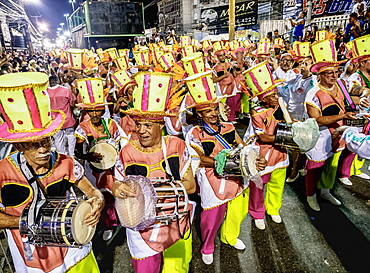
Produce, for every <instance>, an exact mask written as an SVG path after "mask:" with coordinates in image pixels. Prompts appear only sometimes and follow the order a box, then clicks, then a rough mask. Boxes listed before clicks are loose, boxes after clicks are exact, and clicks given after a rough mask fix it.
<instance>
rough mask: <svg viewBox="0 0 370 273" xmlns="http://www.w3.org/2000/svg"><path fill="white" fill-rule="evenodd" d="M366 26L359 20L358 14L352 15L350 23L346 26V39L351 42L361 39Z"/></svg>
mask: <svg viewBox="0 0 370 273" xmlns="http://www.w3.org/2000/svg"><path fill="white" fill-rule="evenodd" d="M363 25H364V22H363V21H360V20H357V13H351V15H350V16H349V23H348V24H347V26H346V30H345V31H344V34H345V36H346V38H348V37H349V41H352V40H354V39H355V38H357V37H359V36H360V34H361V32H362V27H363Z"/></svg>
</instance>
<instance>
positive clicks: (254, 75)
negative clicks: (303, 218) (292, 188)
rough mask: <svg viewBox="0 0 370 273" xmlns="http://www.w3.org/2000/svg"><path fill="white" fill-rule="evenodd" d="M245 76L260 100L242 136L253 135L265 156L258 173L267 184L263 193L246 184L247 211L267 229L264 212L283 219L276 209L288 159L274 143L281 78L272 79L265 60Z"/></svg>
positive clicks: (250, 136) (282, 187) (245, 137)
mask: <svg viewBox="0 0 370 273" xmlns="http://www.w3.org/2000/svg"><path fill="white" fill-rule="evenodd" d="M244 76H245V78H246V82H247V85H248V87H249V88H250V90H251V92H252V93H253V97H256V96H257V98H258V101H259V103H258V104H255V105H253V106H252V109H251V116H252V117H251V118H252V122H251V124H250V125H249V128H248V130H247V132H246V135H245V136H244V141H246V142H247V141H249V140H251V139H253V138H256V145H258V146H259V147H260V151H261V152H260V153H261V156H264V157H266V159H267V166H266V169H265V170H264V171H263V172H262V173H261V178H262V180H263V184H264V185H265V184H266V194H265V196H264V189H263V188H262V189H261V188H258V187H256V185H254V184H253V183H251V184H250V186H249V188H250V195H249V214H250V215H251V217H252V218H253V219H254V222H255V224H256V227H257V228H259V229H261V230H263V229H265V228H266V225H265V221H264V217H265V212H267V214H268V215H270V216H271V218H272V220H273V221H274V222H275V223H281V222H282V219H281V216H280V213H279V210H280V208H281V205H282V198H283V190H284V184H285V177H286V167H287V166H288V165H289V158H288V155H287V150H286V148H284V147H281V146H278V145H275V144H274V143H275V132H276V128H277V125H278V123H279V122H283V121H284V117H283V114H282V111H281V109H280V106H279V103H278V94H277V86H278V84H280V83H281V82H282V81H281V80H280V81H279V80H277V81H275V80H273V77H272V75H271V70H270V66H269V65H268V64H267V62H263V63H261V64H258V65H257V66H254V67H252V68H250V69H248V70H247V71H246V72H245V73H244Z"/></svg>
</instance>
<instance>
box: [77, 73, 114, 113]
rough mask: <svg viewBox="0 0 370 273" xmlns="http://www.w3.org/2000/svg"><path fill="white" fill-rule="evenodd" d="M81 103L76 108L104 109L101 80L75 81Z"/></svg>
mask: <svg viewBox="0 0 370 273" xmlns="http://www.w3.org/2000/svg"><path fill="white" fill-rule="evenodd" d="M76 83H77V88H78V91H79V95H80V98H81V99H82V103H79V104H77V105H76V106H77V107H79V108H82V109H104V108H105V105H107V104H112V103H107V102H105V96H104V88H103V80H102V79H101V78H85V79H78V80H76Z"/></svg>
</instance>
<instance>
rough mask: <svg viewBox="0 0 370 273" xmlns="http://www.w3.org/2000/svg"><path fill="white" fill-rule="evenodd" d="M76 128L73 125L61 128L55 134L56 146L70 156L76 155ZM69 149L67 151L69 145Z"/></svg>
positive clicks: (62, 152)
mask: <svg viewBox="0 0 370 273" xmlns="http://www.w3.org/2000/svg"><path fill="white" fill-rule="evenodd" d="M74 132H75V130H74V129H73V127H68V128H65V129H61V130H60V131H59V132H58V133H56V134H55V135H54V136H53V140H54V147H55V149H56V150H57V151H58V152H59V153H61V154H66V155H69V156H74V155H75V146H76V137H75V136H74ZM66 142H67V145H68V151H67V145H66Z"/></svg>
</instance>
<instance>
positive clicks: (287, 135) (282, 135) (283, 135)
mask: <svg viewBox="0 0 370 273" xmlns="http://www.w3.org/2000/svg"><path fill="white" fill-rule="evenodd" d="M275 144H276V145H280V146H283V147H285V148H288V149H299V147H298V145H297V144H296V143H295V142H294V140H293V135H292V125H291V124H285V123H278V126H277V130H276V137H275Z"/></svg>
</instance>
